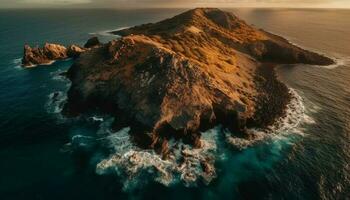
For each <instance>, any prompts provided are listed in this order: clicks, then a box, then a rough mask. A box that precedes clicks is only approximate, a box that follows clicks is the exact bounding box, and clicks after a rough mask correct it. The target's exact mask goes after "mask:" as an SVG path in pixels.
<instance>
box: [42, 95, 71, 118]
mask: <svg viewBox="0 0 350 200" xmlns="http://www.w3.org/2000/svg"><path fill="white" fill-rule="evenodd" d="M48 99H49V100H48V101H47V103H46V106H45V107H46V110H47V112H48V113H51V114H60V113H61V112H62V109H63V106H64V103H65V102H66V101H67V95H66V92H63V91H56V92H52V93H50V94H49V95H48Z"/></svg>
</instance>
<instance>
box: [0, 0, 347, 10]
mask: <svg viewBox="0 0 350 200" xmlns="http://www.w3.org/2000/svg"><path fill="white" fill-rule="evenodd" d="M327 5H328V6H331V7H350V1H349V0H0V7H45V6H47V7H50V6H73V7H107V8H111V7H116V8H120V7H198V6H207V7H210V6H216V7H230V6H231V7H234V6H248V7H269V6H281V7H320V6H324V7H327Z"/></svg>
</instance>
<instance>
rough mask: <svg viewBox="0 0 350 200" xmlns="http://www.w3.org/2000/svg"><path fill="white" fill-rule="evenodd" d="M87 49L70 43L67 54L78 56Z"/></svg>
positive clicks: (73, 56)
mask: <svg viewBox="0 0 350 200" xmlns="http://www.w3.org/2000/svg"><path fill="white" fill-rule="evenodd" d="M86 50H87V49H85V48H81V47H79V46H77V45H74V44H73V45H70V46H69V47H68V48H67V56H68V57H70V58H77V57H79V56H80V54H82V53H84V52H85V51H86Z"/></svg>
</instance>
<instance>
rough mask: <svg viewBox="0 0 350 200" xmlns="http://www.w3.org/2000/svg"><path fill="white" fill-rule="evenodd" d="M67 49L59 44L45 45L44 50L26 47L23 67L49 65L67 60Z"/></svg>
mask: <svg viewBox="0 0 350 200" xmlns="http://www.w3.org/2000/svg"><path fill="white" fill-rule="evenodd" d="M67 57H68V56H67V49H66V47H64V46H62V45H59V44H50V43H45V45H44V47H43V48H39V47H35V48H31V47H30V46H29V45H25V46H24V55H23V59H22V65H23V66H26V67H30V66H35V65H41V64H49V63H51V62H52V61H54V60H62V59H66V58H67Z"/></svg>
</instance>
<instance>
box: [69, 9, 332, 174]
mask: <svg viewBox="0 0 350 200" xmlns="http://www.w3.org/2000/svg"><path fill="white" fill-rule="evenodd" d="M114 33H115V34H118V35H121V36H123V37H122V38H121V39H120V40H114V41H111V42H109V43H107V44H103V45H100V44H99V42H98V40H96V39H94V38H93V39H91V40H89V41H88V42H87V44H86V45H85V47H86V48H91V47H95V48H92V49H91V50H89V51H87V52H85V53H84V54H81V56H79V58H78V59H77V60H76V61H75V63H74V64H73V65H72V67H71V68H70V69H69V71H68V78H69V79H70V80H71V81H72V86H71V88H70V90H69V92H68V102H67V104H66V105H65V107H64V110H63V112H64V113H65V114H66V115H70V116H76V115H79V114H80V113H84V112H88V111H89V110H92V109H96V108H98V109H100V110H101V111H103V112H106V113H108V114H111V115H114V116H116V121H115V123H114V128H115V129H121V128H122V127H125V126H130V127H131V134H132V135H133V136H134V138H135V141H139V143H142V145H141V146H143V147H144V148H154V149H156V150H157V152H159V153H161V154H167V153H168V152H169V149H168V148H169V145H168V141H169V139H170V138H175V139H182V140H183V141H184V142H185V143H187V144H191V145H192V146H194V147H197V148H200V147H201V146H202V144H201V141H200V137H201V134H200V132H201V131H204V130H208V129H210V128H212V127H213V126H215V125H218V124H222V125H223V126H224V127H225V128H228V129H229V130H230V131H231V132H232V133H233V134H235V135H237V136H240V137H247V138H249V135H248V134H247V133H246V128H247V125H251V126H254V127H264V126H266V125H268V124H269V123H270V121H267V120H263V117H261V116H257V115H262V111H264V110H266V109H270V110H271V112H273V113H274V114H273V115H272V118H275V117H280V116H281V115H283V110H284V108H285V106H286V104H287V103H288V98H289V97H288V90H287V89H286V87H285V86H284V87H283V86H281V85H280V84H282V83H280V82H275V81H272V82H269V81H268V83H267V84H264V83H263V82H261V81H264V80H266V79H273V80H277V79H276V77H275V76H271V77H269V76H262V75H261V74H260V73H261V70H260V69H261V67H262V66H261V64H260V62H263V61H264V62H265V61H269V62H274V63H306V64H318V65H327V64H332V63H333V61H332V60H331V59H329V58H327V57H324V56H322V55H319V54H316V53H313V52H309V51H306V50H303V49H301V48H299V47H296V46H294V45H292V44H290V43H289V42H288V41H287V40H285V39H283V38H281V37H279V36H275V35H272V34H270V33H267V32H265V31H262V30H258V29H255V28H253V27H251V26H249V25H247V24H246V23H245V22H244V21H242V20H240V19H238V18H237V17H236V16H234V15H233V14H231V13H228V12H223V11H221V10H218V9H194V10H190V11H188V12H185V13H183V14H180V15H178V16H175V17H173V18H171V19H167V20H164V21H161V22H158V23H154V24H146V25H141V26H137V27H133V28H130V29H125V30H121V31H116V32H114ZM282 85H283V84H282ZM262 87H269V89H268V88H267V89H262ZM274 90H278V92H277V93H276V94H278V95H280V94H285V95H282V97H281V98H283V100H278V97H276V98H273V101H272V102H271V103H269V102H270V100H271V98H266V94H267V93H268V94H269V95H270V94H273V93H274V92H275V91H274ZM269 95H267V97H270V96H269ZM261 106H264V109H261V108H260V107H261ZM263 116H265V115H263ZM247 121H248V122H249V123H248V124H247ZM148 133H151V136H149V134H148ZM138 137H140V138H145V139H140V138H138ZM137 138H138V139H137ZM203 168H204V169H205V170H206V171H208V173H210V171H212V170H211V169H210V168H209V167H208V166H207V165H206V164H205V163H204V164H203ZM189 178H190V177H189Z"/></svg>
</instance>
